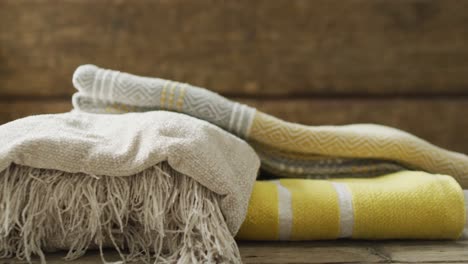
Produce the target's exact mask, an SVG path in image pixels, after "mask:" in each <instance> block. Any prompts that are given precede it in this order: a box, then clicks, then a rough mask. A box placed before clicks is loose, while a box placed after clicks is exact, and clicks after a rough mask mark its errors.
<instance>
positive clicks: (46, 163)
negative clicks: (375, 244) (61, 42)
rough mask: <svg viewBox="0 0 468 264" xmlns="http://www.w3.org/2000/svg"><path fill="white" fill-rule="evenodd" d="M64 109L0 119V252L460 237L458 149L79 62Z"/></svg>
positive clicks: (190, 254)
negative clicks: (286, 113) (290, 114)
mask: <svg viewBox="0 0 468 264" xmlns="http://www.w3.org/2000/svg"><path fill="white" fill-rule="evenodd" d="M73 84H74V86H75V88H76V89H77V90H78V92H77V93H76V94H75V95H74V96H73V100H72V101H73V108H74V109H73V111H72V112H70V113H64V114H56V115H42V116H33V117H28V118H24V119H21V120H16V121H13V122H11V123H8V124H6V125H3V126H0V183H1V185H0V190H1V192H0V234H1V237H0V255H1V256H3V257H13V256H16V257H18V258H22V259H26V260H28V261H30V260H31V259H32V257H33V256H34V255H37V256H39V257H40V258H41V260H42V262H46V255H45V253H44V252H48V251H54V250H68V254H67V256H66V259H75V258H78V257H80V256H82V255H83V254H84V253H85V252H86V251H87V250H88V249H100V250H101V255H102V258H103V261H104V262H105V251H104V250H103V249H104V248H108V247H111V248H114V249H115V250H117V251H118V252H119V254H120V256H121V257H122V260H123V261H132V260H140V261H141V260H143V261H145V262H148V263H149V262H158V263H159V262H170V263H173V262H178V263H187V262H193V263H195V262H210V263H211V262H214V263H240V262H241V258H240V254H239V251H238V248H237V245H236V242H235V240H234V239H237V240H296V241H297V240H320V239H339V238H350V239H372V240H375V239H460V238H462V237H463V236H464V232H465V235H466V229H465V228H466V223H467V216H466V214H467V204H468V192H467V191H466V190H464V189H466V188H468V157H467V156H466V155H464V154H460V153H455V152H450V151H448V150H444V149H442V148H439V147H436V146H434V145H432V144H430V143H428V142H426V141H424V140H422V139H420V138H417V137H416V136H413V135H411V134H409V133H406V132H403V131H401V130H398V129H394V128H390V127H385V126H380V125H373V124H356V125H347V126H315V127H312V126H304V125H300V124H294V123H289V122H286V121H283V120H280V119H278V118H275V117H273V116H270V115H268V114H266V113H262V112H260V111H258V110H256V109H254V108H252V107H249V106H247V105H243V104H240V103H237V102H234V101H231V100H229V99H227V98H224V97H222V96H220V95H218V94H216V93H213V92H211V91H209V90H206V89H203V88H200V87H195V86H192V85H189V84H185V83H179V82H174V81H168V80H163V79H159V78H149V77H140V76H136V75H132V74H128V73H122V72H118V71H113V70H107V69H101V68H99V67H97V66H94V65H83V66H80V67H78V69H77V70H76V71H75V74H74V76H73Z"/></svg>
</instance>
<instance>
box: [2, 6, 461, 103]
mask: <svg viewBox="0 0 468 264" xmlns="http://www.w3.org/2000/svg"><path fill="white" fill-rule="evenodd" d="M467 11H468V1H457V0H445V1H422V0H395V1H385V0H377V1H374V0H350V1H344V2H343V1H328V0H317V1H304V0H278V1H267V0H265V1H212V0H201V1H190V0H174V1H165V0H159V1H149V0H137V1H121V0H102V1H92V0H75V1H59V0H46V1H34V0H3V1H0V96H3V97H6V96H28V97H30V96H34V95H39V96H44V97H45V96H56V97H57V96H68V95H70V94H71V93H72V91H73V90H72V89H71V81H70V80H71V75H72V73H73V70H74V69H75V68H76V67H77V66H78V65H80V64H84V63H94V64H98V65H100V66H103V67H109V68H115V69H118V70H122V71H128V72H132V73H135V74H140V75H148V76H160V77H164V78H169V79H173V80H179V81H184V82H189V83H192V84H195V85H199V86H203V87H207V88H210V89H213V90H215V91H217V92H221V93H223V94H228V95H245V94H248V95H261V96H264V95H274V96H283V95H296V96H301V95H308V94H309V95H324V94H325V95H343V94H345V95H346V94H361V95H368V94H371V95H395V94H399V95H407V94H410V95H411V94H426V95H441V94H443V95H444V94H447V95H448V94H451V95H466V94H468V78H466V76H467V75H468V15H467Z"/></svg>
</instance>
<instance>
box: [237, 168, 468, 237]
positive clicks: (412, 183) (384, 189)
mask: <svg viewBox="0 0 468 264" xmlns="http://www.w3.org/2000/svg"><path fill="white" fill-rule="evenodd" d="M465 206H466V204H465V198H464V194H463V191H462V189H461V188H460V186H459V185H458V184H457V183H456V181H455V180H454V179H453V178H452V177H450V176H444V175H431V174H428V173H425V172H416V171H401V172H398V173H394V174H388V175H384V176H380V177H377V178H374V179H339V180H302V179H281V180H277V181H257V182H256V184H255V186H254V189H253V192H252V197H251V200H250V205H249V210H248V214H247V217H246V220H245V221H244V223H243V225H242V227H241V229H240V231H239V233H238V234H237V238H238V239H244V240H318V239H337V238H353V239H457V238H459V237H460V235H461V234H462V232H463V229H464V225H465V223H466V219H465V214H466V213H465Z"/></svg>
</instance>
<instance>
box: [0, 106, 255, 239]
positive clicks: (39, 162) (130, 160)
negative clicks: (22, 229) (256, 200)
mask: <svg viewBox="0 0 468 264" xmlns="http://www.w3.org/2000/svg"><path fill="white" fill-rule="evenodd" d="M161 162H167V163H168V164H169V166H171V167H172V168H173V169H174V170H176V171H178V172H180V173H183V174H184V175H187V176H189V177H191V178H192V179H194V180H195V181H197V182H199V183H200V184H202V185H204V186H205V187H206V188H208V189H209V190H211V191H212V192H214V193H216V194H218V195H221V196H222V197H223V198H222V199H221V203H220V204H221V209H222V212H223V214H224V215H225V217H226V221H227V225H228V227H229V230H230V231H231V233H232V234H235V233H236V232H237V230H238V228H239V226H240V225H241V223H242V221H243V220H244V217H245V213H246V210H247V206H248V202H249V197H250V192H251V189H252V186H253V183H254V181H255V178H256V176H257V172H258V168H259V166H260V161H259V159H258V157H257V155H256V154H255V152H254V150H253V149H252V148H251V147H250V146H249V145H248V144H247V143H245V142H244V141H243V140H241V139H239V138H237V137H235V136H233V135H232V134H230V133H227V132H225V131H223V130H222V129H220V128H218V127H216V126H214V125H212V124H210V123H208V122H205V121H202V120H199V119H196V118H192V117H189V116H187V115H183V114H178V113H173V112H166V111H156V112H146V113H138V114H135V113H129V114H124V115H95V114H87V113H65V114H57V115H41V116H32V117H28V118H24V119H20V120H16V121H13V122H11V123H8V124H5V125H2V126H0V171H3V170H5V169H7V168H8V167H9V166H10V165H11V164H12V163H14V164H18V165H24V166H28V167H32V168H41V169H51V170H59V171H64V172H68V173H85V174H88V175H106V176H115V177H123V176H129V175H133V174H136V173H139V172H141V171H143V170H145V169H147V168H150V167H152V166H154V165H156V164H158V163H161Z"/></svg>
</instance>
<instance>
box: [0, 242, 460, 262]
mask: <svg viewBox="0 0 468 264" xmlns="http://www.w3.org/2000/svg"><path fill="white" fill-rule="evenodd" d="M239 248H240V252H241V255H242V260H243V262H244V263H245V264H250V263H252V264H279V263H466V262H468V253H467V252H468V243H467V242H466V241H386V242H369V241H328V242H240V243H239ZM63 256H64V253H63V252H59V253H53V254H49V255H48V256H47V263H49V264H58V263H64V262H63V260H62V259H61V258H62V257H63ZM105 256H106V260H108V261H116V260H118V259H119V257H118V254H117V253H116V252H113V251H106V252H105ZM26 263H27V262H25V261H19V260H14V259H9V260H0V264H26ZM33 263H34V264H36V263H38V261H37V260H36V261H33ZM67 263H82V264H101V263H102V261H101V259H100V256H99V252H93V251H92V252H88V253H87V254H86V255H85V256H84V257H83V258H80V259H78V260H76V261H72V262H67Z"/></svg>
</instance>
